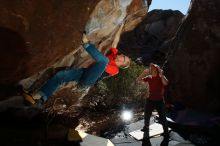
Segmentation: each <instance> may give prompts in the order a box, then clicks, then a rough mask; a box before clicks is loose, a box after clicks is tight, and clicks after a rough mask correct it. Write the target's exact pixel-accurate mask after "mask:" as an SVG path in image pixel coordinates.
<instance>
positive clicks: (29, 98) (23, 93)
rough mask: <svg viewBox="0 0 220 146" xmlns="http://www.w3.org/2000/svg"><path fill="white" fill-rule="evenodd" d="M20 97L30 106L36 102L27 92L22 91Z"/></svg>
mask: <svg viewBox="0 0 220 146" xmlns="http://www.w3.org/2000/svg"><path fill="white" fill-rule="evenodd" d="M21 95H22V96H23V98H24V100H25V101H26V102H28V103H31V104H35V103H36V101H35V100H34V98H33V96H32V95H31V94H29V93H28V92H27V91H24V90H23V92H22V93H21Z"/></svg>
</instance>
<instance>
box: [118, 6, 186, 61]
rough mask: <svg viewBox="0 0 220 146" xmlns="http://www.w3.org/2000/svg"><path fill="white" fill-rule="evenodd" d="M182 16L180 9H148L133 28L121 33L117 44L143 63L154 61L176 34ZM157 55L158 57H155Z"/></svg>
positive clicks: (164, 51)
mask: <svg viewBox="0 0 220 146" xmlns="http://www.w3.org/2000/svg"><path fill="white" fill-rule="evenodd" d="M183 16H184V15H183V14H182V13H181V12H180V11H173V10H153V11H150V12H149V13H148V14H147V15H146V16H145V18H144V20H143V21H142V22H141V23H140V24H139V25H138V26H137V27H136V28H135V29H134V30H132V31H129V32H126V33H124V34H123V35H122V37H121V41H120V44H119V46H120V48H121V49H122V50H123V51H124V52H126V53H127V54H129V55H130V56H132V58H135V59H138V60H139V61H142V63H144V64H145V65H147V64H148V63H149V62H151V61H154V62H155V61H157V59H158V58H161V57H164V56H161V55H160V53H163V54H165V53H166V52H167V49H166V50H164V49H162V48H164V47H163V46H165V45H164V44H166V43H167V42H168V41H169V40H171V39H172V38H173V37H174V35H175V34H176V32H177V29H178V27H179V25H180V24H181V21H182V18H183ZM158 55H159V57H156V56H158ZM157 63H158V62H157Z"/></svg>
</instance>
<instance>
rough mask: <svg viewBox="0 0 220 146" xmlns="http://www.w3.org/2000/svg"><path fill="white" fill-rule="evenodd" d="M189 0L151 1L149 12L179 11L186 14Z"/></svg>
mask: <svg viewBox="0 0 220 146" xmlns="http://www.w3.org/2000/svg"><path fill="white" fill-rule="evenodd" d="M189 5H190V0H152V3H151V5H150V9H149V11H151V10H153V9H164V10H167V9H172V10H179V11H181V12H182V13H183V14H186V13H187V10H188V8H189Z"/></svg>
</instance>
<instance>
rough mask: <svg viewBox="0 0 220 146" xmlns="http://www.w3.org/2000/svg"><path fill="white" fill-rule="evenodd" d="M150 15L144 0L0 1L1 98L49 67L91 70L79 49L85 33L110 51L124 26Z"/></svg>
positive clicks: (131, 25)
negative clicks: (17, 84) (117, 33)
mask: <svg viewBox="0 0 220 146" xmlns="http://www.w3.org/2000/svg"><path fill="white" fill-rule="evenodd" d="M146 12H147V8H146V3H143V1H142V0H123V1H121V0H92V1H91V0H86V1H81V0H72V1H60V0H47V1H43V0H39V1H29V0H22V1H20V0H14V1H7V0H5V1H1V3H0V55H1V61H0V70H1V73H0V89H1V90H0V94H1V95H2V97H4V96H6V95H8V94H11V93H13V90H12V88H13V87H14V85H15V84H16V83H17V82H18V81H19V80H21V79H24V78H27V77H30V76H32V75H34V74H37V73H38V72H39V71H42V70H46V69H47V68H49V67H51V66H53V67H58V66H59V67H63V66H77V67H82V66H88V65H89V63H91V61H92V60H91V59H90V60H88V58H89V57H88V54H85V53H83V51H80V44H81V37H82V36H81V35H82V32H83V31H84V30H86V33H87V35H88V37H89V38H90V39H91V41H92V42H93V43H95V44H96V45H97V47H99V48H100V50H102V51H103V52H106V51H107V50H108V49H109V45H110V44H111V42H112V40H113V38H114V34H115V32H116V30H117V29H118V28H119V27H118V26H119V25H120V23H122V22H125V21H126V25H125V30H130V29H132V28H134V27H135V26H136V25H137V24H138V23H139V22H140V21H141V20H142V17H143V16H144V15H145V14H146ZM134 14H135V15H134ZM87 60H88V61H87Z"/></svg>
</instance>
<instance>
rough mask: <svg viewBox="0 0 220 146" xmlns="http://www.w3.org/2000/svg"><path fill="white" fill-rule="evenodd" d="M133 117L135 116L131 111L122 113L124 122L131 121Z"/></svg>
mask: <svg viewBox="0 0 220 146" xmlns="http://www.w3.org/2000/svg"><path fill="white" fill-rule="evenodd" d="M132 117H133V114H132V112H131V111H122V115H121V118H122V120H124V121H130V120H131V118H132Z"/></svg>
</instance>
